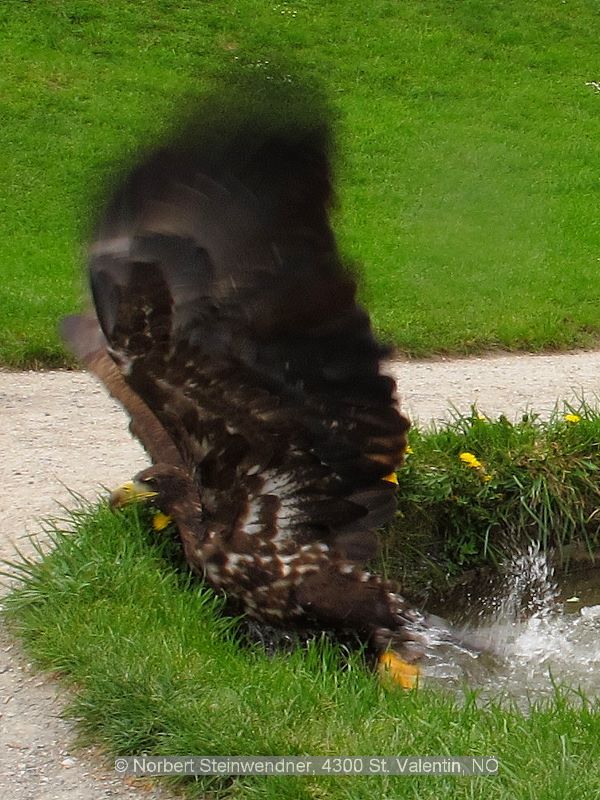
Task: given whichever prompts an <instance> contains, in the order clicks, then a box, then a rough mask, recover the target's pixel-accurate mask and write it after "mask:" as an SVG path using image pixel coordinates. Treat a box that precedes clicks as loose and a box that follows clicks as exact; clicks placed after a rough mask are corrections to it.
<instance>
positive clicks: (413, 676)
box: [377, 650, 421, 689]
mask: <svg viewBox="0 0 600 800" xmlns="http://www.w3.org/2000/svg"><path fill="white" fill-rule="evenodd" d="M377 672H378V673H379V675H380V676H381V678H382V679H383V681H385V682H388V683H392V684H398V685H400V686H401V687H402V688H403V689H415V688H416V687H417V686H418V685H419V675H420V674H421V670H420V669H419V667H418V666H417V665H416V664H410V663H409V662H408V661H404V659H402V658H400V656H399V655H397V654H396V653H394V652H393V651H392V650H386V651H385V652H384V653H381V655H380V656H379V658H378V663H377Z"/></svg>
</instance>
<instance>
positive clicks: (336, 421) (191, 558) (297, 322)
mask: <svg viewBox="0 0 600 800" xmlns="http://www.w3.org/2000/svg"><path fill="white" fill-rule="evenodd" d="M332 152H333V151H332V134H331V123H330V119H329V113H328V112H327V110H326V107H325V104H323V103H321V102H320V101H317V99H316V97H315V94H314V93H313V92H311V91H307V90H303V89H299V88H298V87H297V86H295V85H294V84H293V83H291V84H289V85H284V86H282V85H278V86H277V87H275V86H274V84H273V83H271V85H269V84H268V83H266V82H265V83H263V84H261V85H260V86H259V88H258V89H257V88H256V87H253V88H252V89H251V91H249V90H248V87H247V86H244V87H243V90H240V87H237V88H234V87H228V86H221V87H220V88H219V91H218V92H215V93H212V94H209V95H208V97H206V98H205V99H204V100H201V101H199V102H198V104H197V107H196V110H195V112H194V113H193V114H191V115H188V116H187V118H185V119H184V120H183V121H181V122H180V123H179V124H178V126H177V127H176V128H174V130H173V131H172V132H171V134H169V135H168V136H167V137H166V138H165V139H164V140H163V141H162V142H161V143H160V144H159V145H158V146H155V147H154V148H152V149H150V150H149V151H146V152H145V153H144V154H142V155H141V156H138V159H137V162H136V163H135V164H134V165H133V166H132V167H129V168H128V169H127V170H126V171H125V172H124V173H123V174H122V175H121V177H120V178H119V179H118V180H117V182H116V184H115V185H113V187H112V188H111V190H110V192H109V196H108V200H107V201H106V202H105V204H104V207H103V209H102V211H101V213H100V214H99V215H98V219H97V222H96V223H95V226H94V229H93V233H92V235H91V237H90V244H89V255H88V273H89V283H90V287H91V296H92V298H93V306H94V311H92V312H86V313H83V314H81V315H76V316H71V317H67V318H65V319H64V320H63V322H62V335H63V338H64V339H65V341H66V342H67V343H68V345H69V346H70V348H71V349H72V350H73V352H74V353H75V354H76V355H77V357H78V358H79V359H80V360H81V361H82V362H83V363H84V364H85V365H86V366H87V368H88V369H89V370H90V371H91V372H92V373H94V374H95V375H96V376H97V377H98V378H99V379H100V380H101V381H102V382H103V383H104V384H105V386H106V388H107V390H108V391H109V392H110V394H112V395H113V396H114V397H115V398H116V399H117V400H118V401H120V403H121V404H122V405H123V406H124V408H125V410H126V411H127V412H128V414H129V416H130V419H131V423H130V427H131V431H132V433H133V434H134V435H135V436H136V437H137V438H138V439H139V441H140V442H141V444H142V445H143V446H144V448H145V449H146V451H147V453H148V454H149V456H150V459H151V462H152V466H150V467H149V468H147V469H145V470H143V471H142V472H140V473H139V474H137V475H136V476H135V478H134V479H133V480H132V481H129V482H128V483H126V484H124V485H123V486H122V487H120V489H118V490H116V491H115V492H114V493H113V495H112V503H113V505H114V506H120V505H124V504H127V503H130V502H134V501H138V500H144V501H147V502H149V503H151V504H152V506H153V507H154V508H155V509H156V511H157V512H160V515H161V516H160V517H157V519H160V520H162V521H167V520H172V521H173V523H174V525H175V526H176V528H177V530H178V535H179V537H180V540H181V543H182V546H183V551H184V553H185V557H186V559H187V562H188V563H189V565H190V567H191V568H192V570H194V571H195V572H196V573H198V574H199V575H200V576H202V577H203V578H204V580H205V581H206V582H207V583H208V584H209V585H210V586H211V587H213V588H214V589H215V590H216V591H217V592H219V593H222V594H224V595H225V596H226V597H227V598H230V599H231V600H233V601H234V602H235V603H237V604H238V605H239V607H240V609H241V610H242V611H243V612H244V614H245V615H247V616H248V617H249V618H250V619H251V620H255V621H256V622H257V623H261V624H265V625H268V626H274V627H276V628H281V629H287V630H290V629H291V630H302V629H303V628H306V629H312V630H314V629H317V630H320V629H322V630H334V631H337V632H339V633H340V634H345V633H352V634H354V635H357V636H358V637H360V640H361V641H362V642H364V643H365V645H366V646H368V647H369V648H371V649H372V651H373V652H374V653H375V654H376V658H377V661H378V664H379V667H380V669H383V670H385V671H387V672H388V673H389V674H390V675H391V677H392V678H393V679H394V680H395V681H396V682H398V683H400V684H401V685H403V686H410V685H413V684H414V682H415V680H416V676H417V674H418V662H419V661H420V659H421V658H422V655H423V651H424V640H425V638H426V637H425V633H426V631H427V629H428V619H427V617H426V616H424V615H423V614H422V613H420V612H419V611H417V610H415V609H413V608H411V607H410V604H409V603H407V601H406V600H405V599H404V597H403V596H402V595H401V594H400V592H399V588H398V586H397V585H396V584H395V583H394V582H392V581H389V580H386V579H384V578H383V577H381V576H379V575H377V574H373V573H372V572H370V571H369V570H368V568H367V566H368V563H369V562H370V561H371V560H372V559H373V557H374V555H375V554H376V551H377V544H378V536H377V530H378V529H379V528H380V527H381V526H383V525H384V524H385V523H387V522H388V521H389V520H390V519H391V518H392V516H393V515H394V513H395V509H396V492H397V482H396V481H395V470H397V469H398V467H400V466H401V464H402V461H403V456H404V453H405V451H406V446H407V431H408V429H409V420H408V419H407V417H406V416H405V415H404V414H402V413H401V410H400V407H399V401H398V397H397V393H396V386H395V382H394V380H393V379H392V378H391V377H389V376H388V375H386V374H385V372H384V369H383V361H384V359H385V358H386V356H387V355H388V353H389V349H388V348H387V347H386V346H385V345H384V344H382V343H381V342H380V341H379V340H378V339H377V338H376V336H375V335H374V333H373V329H372V326H371V323H370V319H369V315H368V314H367V312H366V311H365V310H364V308H363V307H361V305H360V304H359V302H358V301H357V297H356V293H357V281H356V276H355V269H354V267H353V266H351V265H348V264H347V263H345V260H344V258H343V257H342V255H341V253H340V250H339V248H338V245H337V243H336V238H335V235H334V232H333V229H332V223H331V212H332V208H333V200H334V192H333V166H332V164H333V158H332ZM157 527H160V526H159V525H158V524H157Z"/></svg>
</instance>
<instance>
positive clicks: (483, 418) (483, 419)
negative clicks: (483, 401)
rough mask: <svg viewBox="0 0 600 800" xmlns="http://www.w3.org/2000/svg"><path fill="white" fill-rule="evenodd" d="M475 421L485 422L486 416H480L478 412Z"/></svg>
mask: <svg viewBox="0 0 600 800" xmlns="http://www.w3.org/2000/svg"><path fill="white" fill-rule="evenodd" d="M477 419H479V420H481V421H482V422H487V417H486V415H485V414H482V413H481V412H480V411H478V412H477Z"/></svg>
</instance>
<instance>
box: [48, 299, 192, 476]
mask: <svg viewBox="0 0 600 800" xmlns="http://www.w3.org/2000/svg"><path fill="white" fill-rule="evenodd" d="M60 333H61V336H62V338H63V339H64V340H65V342H67V344H68V345H69V347H70V348H71V350H72V351H73V353H74V354H75V355H76V356H77V358H78V359H79V360H80V361H81V362H82V363H83V364H85V366H86V367H87V368H88V369H89V371H90V372H91V373H93V374H94V375H96V377H97V378H99V379H100V381H102V383H103V384H104V385H105V386H106V388H107V390H108V392H109V393H110V395H111V396H112V397H114V398H115V400H118V401H119V403H121V405H122V406H123V407H124V408H125V410H126V411H127V413H128V414H129V416H130V418H131V422H130V426H129V427H130V430H131V433H132V434H133V435H134V436H135V437H136V438H137V439H139V441H140V442H141V444H142V446H143V447H144V449H145V450H146V452H147V453H148V455H149V456H150V458H151V459H152V461H154V462H157V461H161V462H162V463H167V464H171V465H173V466H175V467H184V464H183V461H182V459H181V456H180V454H179V450H178V449H177V447H176V446H175V444H174V443H173V440H172V439H171V437H170V436H169V434H168V433H167V431H166V430H165V429H164V428H163V426H162V425H161V423H160V422H159V420H158V418H157V417H156V416H155V415H154V414H153V413H152V411H150V409H149V408H148V406H147V405H146V404H145V403H144V401H143V400H142V398H141V397H140V396H139V395H137V394H136V393H135V392H134V391H133V389H132V388H131V387H130V386H129V385H128V384H127V382H126V381H125V379H124V377H123V375H122V373H121V371H120V369H119V368H118V367H117V365H116V364H115V362H114V360H113V359H112V358H111V356H110V355H109V354H108V352H107V350H106V339H105V338H104V335H103V334H102V331H101V330H100V326H99V324H98V320H97V319H95V318H94V317H91V316H78V315H74V316H71V317H65V318H64V319H63V320H62V322H61V326H60Z"/></svg>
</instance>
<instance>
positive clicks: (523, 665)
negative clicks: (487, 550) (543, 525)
mask: <svg viewBox="0 0 600 800" xmlns="http://www.w3.org/2000/svg"><path fill="white" fill-rule="evenodd" d="M565 588H566V589H567V591H566V592H565V591H563V592H562V593H561V587H560V586H559V583H558V581H557V580H556V577H555V572H554V568H553V566H552V563H551V560H550V558H549V556H548V555H547V554H546V553H544V552H543V551H542V549H541V547H540V546H539V545H538V544H534V545H530V546H529V547H528V548H527V550H526V551H523V552H520V553H516V554H515V555H514V556H513V557H512V558H510V559H508V560H507V562H506V564H505V565H504V568H503V575H502V580H501V582H500V588H499V589H498V588H497V589H496V590H495V591H494V592H493V593H491V594H488V595H486V596H484V597H481V598H479V599H478V602H474V601H473V600H472V601H471V613H470V617H469V619H468V621H467V635H468V638H470V639H471V641H478V642H479V643H480V646H481V654H480V655H479V656H478V657H475V658H474V657H473V656H472V653H471V656H470V657H465V656H464V655H463V654H457V653H456V652H454V653H450V652H446V653H440V652H437V653H435V654H432V656H431V658H430V659H429V661H428V663H427V665H426V668H425V680H426V681H432V682H434V683H437V684H439V683H442V684H443V685H444V686H446V687H447V686H448V685H450V686H455V687H459V686H460V685H464V684H465V683H466V684H467V685H468V686H469V687H470V688H477V689H479V690H480V691H481V693H482V695H483V696H485V697H495V698H505V699H508V700H511V701H513V702H516V703H517V705H519V706H521V707H523V708H527V707H528V706H529V704H530V702H532V701H534V700H538V699H541V698H544V697H549V696H552V695H553V694H554V692H555V689H556V686H557V685H560V686H563V687H570V688H571V689H573V690H575V691H577V690H578V689H582V690H583V691H584V692H585V694H586V695H587V696H588V697H600V677H599V675H600V570H598V569H596V570H594V571H588V572H587V573H585V578H584V579H582V581H581V582H580V583H579V585H578V583H577V581H573V580H571V582H570V585H569V586H568V587H565ZM573 593H576V595H577V602H573V601H574V600H575V598H573V597H571V594H573ZM567 598H568V599H567ZM491 653H493V654H494V655H493V656H492V655H490V654H491Z"/></svg>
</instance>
